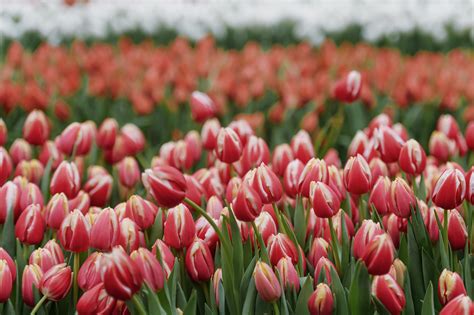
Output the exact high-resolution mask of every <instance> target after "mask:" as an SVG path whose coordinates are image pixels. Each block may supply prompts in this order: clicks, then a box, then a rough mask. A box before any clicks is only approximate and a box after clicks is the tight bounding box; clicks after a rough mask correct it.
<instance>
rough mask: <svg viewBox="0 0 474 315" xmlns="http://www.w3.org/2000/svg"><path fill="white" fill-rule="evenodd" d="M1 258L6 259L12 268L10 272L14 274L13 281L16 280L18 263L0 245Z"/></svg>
mask: <svg viewBox="0 0 474 315" xmlns="http://www.w3.org/2000/svg"><path fill="white" fill-rule="evenodd" d="M0 260H5V261H6V263H7V265H8V268H9V269H10V273H11V276H12V281H15V280H16V265H15V262H14V261H13V259H12V258H11V257H10V255H9V254H8V252H7V251H6V250H4V249H3V248H2V247H0Z"/></svg>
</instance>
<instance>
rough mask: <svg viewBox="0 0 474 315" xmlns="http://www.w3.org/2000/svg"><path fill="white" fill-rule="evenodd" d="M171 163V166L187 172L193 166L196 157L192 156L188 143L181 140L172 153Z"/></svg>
mask: <svg viewBox="0 0 474 315" xmlns="http://www.w3.org/2000/svg"><path fill="white" fill-rule="evenodd" d="M169 163H170V165H171V166H173V167H175V168H177V169H181V170H187V169H190V168H191V167H192V166H193V163H194V156H193V155H191V151H190V150H189V149H188V146H187V144H186V142H184V141H183V140H179V141H178V142H176V143H175V145H174V147H173V149H172V150H171V152H170V157H169Z"/></svg>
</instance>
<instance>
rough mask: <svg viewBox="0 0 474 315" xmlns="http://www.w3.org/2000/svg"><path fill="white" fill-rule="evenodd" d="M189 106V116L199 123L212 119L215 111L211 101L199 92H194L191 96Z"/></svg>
mask: <svg viewBox="0 0 474 315" xmlns="http://www.w3.org/2000/svg"><path fill="white" fill-rule="evenodd" d="M189 105H190V107H191V116H192V117H193V120H194V121H196V122H199V123H202V122H204V121H206V120H207V119H209V118H212V117H214V115H215V114H216V111H217V109H216V105H215V104H214V102H213V101H212V99H211V98H210V97H209V96H207V94H205V93H202V92H199V91H194V92H193V93H192V94H191V99H190V100H189Z"/></svg>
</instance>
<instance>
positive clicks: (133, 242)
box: [117, 218, 146, 253]
mask: <svg viewBox="0 0 474 315" xmlns="http://www.w3.org/2000/svg"><path fill="white" fill-rule="evenodd" d="M117 244H118V245H121V246H122V247H123V248H124V249H125V250H126V251H127V253H131V252H133V251H134V250H137V249H138V248H139V247H143V246H145V245H146V244H145V235H144V234H143V232H142V231H141V230H140V227H139V226H138V225H137V224H136V223H135V222H134V221H132V220H130V219H129V218H125V219H122V221H120V229H119V236H118V239H117Z"/></svg>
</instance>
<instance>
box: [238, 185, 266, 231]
mask: <svg viewBox="0 0 474 315" xmlns="http://www.w3.org/2000/svg"><path fill="white" fill-rule="evenodd" d="M232 210H234V214H235V217H236V218H237V219H238V220H240V221H244V222H251V221H253V220H255V218H256V217H257V216H258V215H259V214H260V211H261V210H262V200H261V198H260V194H258V193H257V192H256V191H255V190H254V189H253V188H252V187H251V186H250V185H249V184H248V183H246V182H244V183H243V184H242V185H241V186H240V188H239V191H238V192H237V196H236V197H235V199H234V200H233V202H232Z"/></svg>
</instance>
